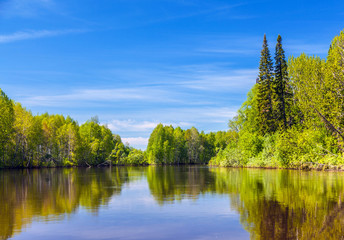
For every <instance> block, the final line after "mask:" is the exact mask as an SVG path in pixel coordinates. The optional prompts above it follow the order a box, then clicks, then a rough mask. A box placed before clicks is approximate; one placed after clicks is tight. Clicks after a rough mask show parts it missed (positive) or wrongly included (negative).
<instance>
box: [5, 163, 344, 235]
mask: <svg viewBox="0 0 344 240" xmlns="http://www.w3.org/2000/svg"><path fill="white" fill-rule="evenodd" d="M343 197H344V173H342V172H302V171H290V170H262V169H229V168H209V167H204V166H182V167H173V166H168V167H158V166H149V167H118V168H111V169H110V168H100V169H96V168H92V169H39V170H37V169H36V170H27V169H25V170H1V171H0V239H12V238H13V239H250V238H251V239H313V238H318V239H344V237H343V234H344V202H343V199H344V198H343Z"/></svg>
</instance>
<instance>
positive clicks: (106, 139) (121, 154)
mask: <svg viewBox="0 0 344 240" xmlns="http://www.w3.org/2000/svg"><path fill="white" fill-rule="evenodd" d="M0 112H1V115H0V167H55V166H56V167H59V166H99V165H110V164H118V165H121V164H136V163H139V162H140V161H143V160H142V159H143V152H142V151H140V150H136V149H133V148H130V147H129V146H126V145H125V144H123V143H122V141H121V138H120V136H118V135H115V134H112V132H111V130H110V129H109V128H108V127H107V126H104V125H100V124H99V120H98V118H97V117H94V118H92V119H91V120H89V121H87V122H86V123H84V124H82V125H80V126H79V124H78V123H77V122H76V121H75V120H73V119H72V118H70V117H69V116H68V117H64V116H62V115H49V114H47V113H45V114H42V115H37V116H33V115H32V113H31V112H30V111H27V110H26V109H25V108H24V107H22V106H21V104H20V103H15V102H14V101H12V100H11V99H9V98H8V97H7V96H6V94H5V93H4V92H3V91H1V89H0Z"/></svg>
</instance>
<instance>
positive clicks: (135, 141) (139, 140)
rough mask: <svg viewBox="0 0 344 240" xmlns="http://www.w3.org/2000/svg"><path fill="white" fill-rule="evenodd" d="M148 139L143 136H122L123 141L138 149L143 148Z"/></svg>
mask: <svg viewBox="0 0 344 240" xmlns="http://www.w3.org/2000/svg"><path fill="white" fill-rule="evenodd" d="M148 139H149V138H144V137H130V138H122V142H123V143H129V145H130V146H133V147H137V148H140V149H145V148H146V146H147V145H148Z"/></svg>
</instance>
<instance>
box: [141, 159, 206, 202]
mask: <svg viewBox="0 0 344 240" xmlns="http://www.w3.org/2000/svg"><path fill="white" fill-rule="evenodd" d="M212 175H213V174H212V173H210V172H209V170H208V168H205V167H195V166H180V167H177V166H150V167H149V168H148V169H147V182H148V185H149V189H150V191H151V194H152V195H153V196H154V198H155V199H156V200H157V202H158V203H159V204H163V203H165V202H173V201H174V200H181V199H183V198H197V196H198V195H199V194H201V193H204V192H206V190H207V187H208V184H209V182H212V181H213V177H212Z"/></svg>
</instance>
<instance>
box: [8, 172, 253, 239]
mask: <svg viewBox="0 0 344 240" xmlns="http://www.w3.org/2000/svg"><path fill="white" fill-rule="evenodd" d="M184 197H185V198H184ZM192 198H193V199H192ZM167 203H168V204H164V205H159V204H158V203H157V201H156V200H155V199H154V198H153V196H152V195H151V193H150V190H149V187H148V184H147V181H146V179H144V178H142V179H141V180H139V181H134V182H130V183H129V184H125V185H124V187H123V189H122V192H121V194H120V195H115V196H113V197H112V199H111V200H110V202H109V203H108V205H104V206H102V207H101V208H100V209H99V212H98V213H90V212H89V211H87V210H85V209H83V208H79V209H78V210H77V211H76V213H75V214H71V215H70V216H69V217H65V218H63V219H62V220H61V219H55V220H56V221H55V222H51V221H50V222H49V223H45V222H42V221H38V222H34V223H32V224H31V225H30V226H28V228H27V229H25V230H23V231H22V233H21V234H19V235H17V236H14V239H229V238H230V239H247V238H249V233H247V232H246V231H245V230H243V228H242V226H241V225H240V223H239V215H238V214H237V213H235V212H233V211H231V210H230V203H229V197H228V195H227V196H226V195H214V194H208V193H206V194H201V195H199V196H198V198H195V196H193V197H192V196H191V195H189V196H188V195H187V194H185V196H183V199H182V200H180V201H179V200H178V201H172V202H167Z"/></svg>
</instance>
